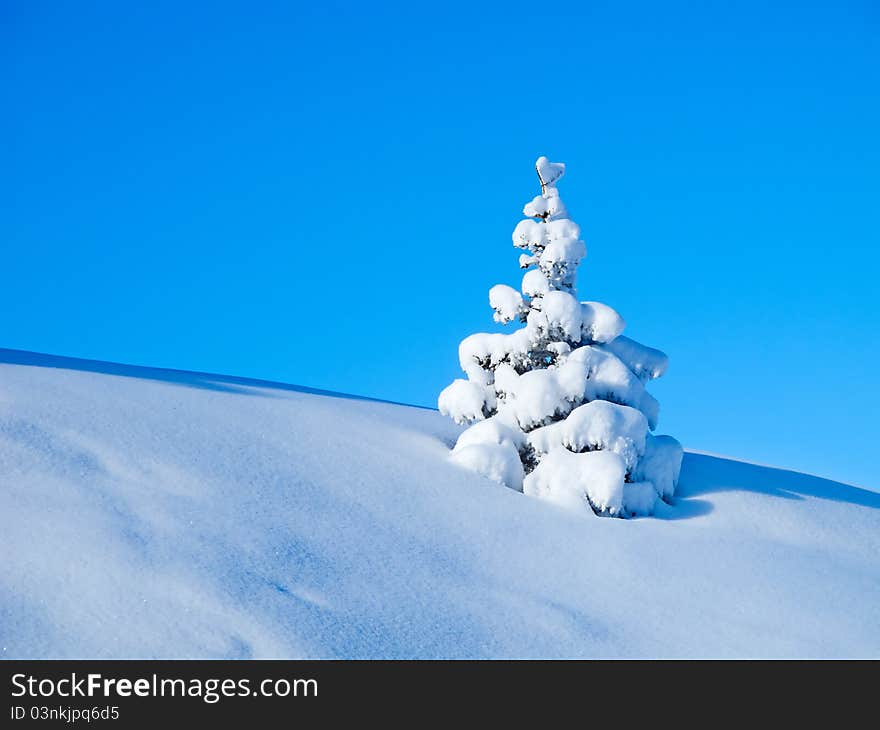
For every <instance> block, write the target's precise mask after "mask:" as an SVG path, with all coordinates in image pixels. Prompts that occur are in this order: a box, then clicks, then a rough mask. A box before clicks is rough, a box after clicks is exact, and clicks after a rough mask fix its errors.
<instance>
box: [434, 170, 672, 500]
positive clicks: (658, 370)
mask: <svg viewBox="0 0 880 730" xmlns="http://www.w3.org/2000/svg"><path fill="white" fill-rule="evenodd" d="M535 170H536V172H537V173H538V179H539V181H540V183H541V194H540V195H539V196H537V197H536V198H535V199H534V200H532V201H531V202H529V203H528V204H526V206H525V209H524V211H525V214H526V215H527V216H530V218H529V219H527V220H523V221H520V222H519V223H517V225H516V227H515V228H514V230H513V236H512V240H513V245H514V246H515V247H516V248H519V249H524V250H525V251H527V252H528V253H523V254H521V255H520V257H519V265H520V268H524V269H527V271H526V273H525V274H524V275H523V278H522V285H521V287H520V289H521V292H522V293H520V292H518V291H516V290H515V289H514V288H513V287H510V286H507V285H504V284H497V285H496V286H493V287H492V288H491V289H490V290H489V304H490V306H491V307H492V309H493V310H494V312H495V314H494V319H495V321H496V322H499V323H501V324H507V323H510V322H514V321H517V322H520V323H524V324H523V326H522V327H520V329H518V330H516V331H514V332H513V333H511V334H501V333H478V334H474V335H470V336H469V337H466V338H465V339H464V340H462V342H461V345H460V346H459V350H458V357H459V365H460V366H461V369H462V370H463V371H464V373H465V375H467V380H466V381H464V380H456V381H454V382H453V383H452V385H450V386H448V387H447V388H446V389H445V390H443V392H442V393H441V394H440V397H439V400H438V405H439V408H440V412H441V413H443V414H445V415H449V416H451V417H452V418H453V419H454V420H455V422H456V423H459V424H466V423H474V422H477V424H476V425H474V426H472V429H474V430H475V433H474V434H471V432H470V431H465V432H464V434H462V436H461V437H460V439H459V441H458V443H457V444H456V447H455V449H454V450H453V460H454V461H455V462H456V463H457V464H459V465H461V466H465V467H467V468H470V469H471V470H473V471H475V472H477V473H478V474H482V475H484V476H488V477H489V478H491V479H492V480H493V481H496V482H500V483H502V484H506V485H507V486H509V487H511V488H513V489H515V490H518V491H519V490H520V489H522V488H523V484H524V485H525V486H524V490H525V493H526V494H529V495H533V496H538V497H542V498H545V499H549V500H551V501H554V502H556V503H559V504H562V503H564V504H566V505H568V506H570V507H573V508H575V509H581V508H582V507H583V506H584V505H585V504H588V505H590V506H592V507H593V509H594V510H596V511H598V512H600V513H603V514H608V515H621V516H629V515H647V514H651V513H652V512H653V511H654V507H655V502H656V499H657V498H658V497H659V498H661V499H665V500H669V499H671V498H672V496H673V494H674V491H675V485H676V483H677V482H678V476H679V470H680V467H681V458H682V456H681V454H682V450H681V447H680V446H679V445H678V442H677V441H675V440H674V439H673V438H671V437H669V436H663V437H656V438H655V437H654V436H653V435H652V434H649V433H648V431H649V429H650V430H653V429H654V428H656V426H657V418H658V415H659V404H658V403H657V401H656V400H655V399H654V398H653V396H651V395H650V394H649V393H648V392H647V390H646V389H645V383H647V381H649V380H652V379H654V378H658V377H660V376H661V375H662V374H663V373H664V372H665V371H666V367H667V358H666V355H665V354H663V353H662V352H660V351H659V350H655V349H653V348H650V347H646V346H645V345H642V344H640V343H638V342H636V341H635V340H632V339H629V338H628V337H623V336H622V334H621V333H622V332H623V330H624V327H625V326H626V323H625V322H624V320H623V317H621V316H620V315H619V314H618V313H617V312H616V311H615V310H614V309H613V308H611V307H609V306H608V305H607V304H603V303H601V302H590V301H586V302H582V301H579V299H578V298H577V291H576V289H575V283H576V275H577V269H578V266H579V264H580V262H581V260H582V259H583V258H584V256H586V253H587V251H586V246H585V245H584V242H583V241H582V240H581V238H580V235H581V230H580V227H579V226H578V225H577V224H576V223H575V222H574V221H572V220H571V219H570V218H569V217H568V212H567V210H566V208H565V206H564V204H563V203H562V200H561V198H560V197H559V191H558V189H557V187H556V186H557V183H558V182H559V181H560V179H561V178H562V176H563V175H564V174H565V165H564V164H562V163H556V162H550V161H549V160H548V159H547V158H546V157H540V158H538V161H537V162H536V163H535ZM533 219H537V220H533ZM486 418H490V420H495V419H497V421H498V423H504V424H505V428H506V429H508V430H512V431H517V432H518V433H519V436H518V437H512V436H510V435H509V434H508V435H507V436H505V437H504V438H503V439H502V438H500V437H499V436H498V434H497V428H496V427H495V426H493V427H492V428H491V429H487V428H485V427H484V426H483V425H482V423H480V422H482V421H483V419H486ZM527 434H528V439H527V440H526V439H525V436H526V435H527ZM524 443H527V444H528V448H524V447H523V444H524ZM646 444H647V445H646ZM465 447H467V448H465ZM583 452H589V453H593V452H597V453H598V452H603V455H601V456H595V457H593V456H591V457H588V458H587V457H585V458H573V457H574V456H575V455H577V456H579V457H580V456H582V454H583ZM514 454H516V455H517V458H518V459H519V460H520V462H521V468H520V469H516V468H515V467H514V465H513V461H512V460H513V458H514ZM640 460H644V463H641V461H640ZM523 475H525V480H523Z"/></svg>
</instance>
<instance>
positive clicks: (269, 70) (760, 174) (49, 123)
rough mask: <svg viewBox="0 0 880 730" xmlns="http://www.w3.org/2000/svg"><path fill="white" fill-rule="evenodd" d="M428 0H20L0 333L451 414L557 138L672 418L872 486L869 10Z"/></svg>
mask: <svg viewBox="0 0 880 730" xmlns="http://www.w3.org/2000/svg"><path fill="white" fill-rule="evenodd" d="M421 5H423V4H415V3H406V4H400V5H397V4H391V3H379V4H375V3H370V4H367V3H358V4H355V3H341V4H333V3H320V4H318V3H308V4H306V3H302V4H299V3H279V4H277V5H275V4H272V3H210V4H208V3H205V4H204V5H202V6H199V5H198V4H197V3H150V4H149V7H145V6H144V7H134V6H133V5H132V4H130V3H109V2H108V3H90V2H83V3H73V2H71V3H40V4H37V3H25V2H7V3H4V4H3V7H2V9H0V19H2V26H0V89H2V106H3V109H4V113H3V114H2V115H0V155H2V157H0V167H2V170H3V174H2V175H0V247H2V248H0V253H2V259H0V261H2V267H0V346H3V347H10V348H20V349H28V350H36V351H41V352H50V353H54V354H63V355H72V356H79V357H89V358H99V359H106V360H113V361H120V362H130V363H137V364H146V365H154V366H162V367H175V368H183V369H193V370H204V371H211V372H222V373H230V374H236V375H243V376H253V377H261V378H268V379H274V380H281V381H286V382H292V383H299V384H303V385H309V386H313V387H320V388H329V389H333V390H339V391H346V392H351V393H357V394H361V395H370V396H377V397H382V398H388V399H392V400H398V401H405V402H410V403H417V404H427V405H433V404H434V403H435V399H436V394H437V393H438V392H439V391H440V389H441V388H442V387H443V386H445V385H446V384H447V382H448V381H450V380H451V379H452V378H454V377H458V375H459V373H458V366H457V354H456V353H457V345H458V342H459V340H460V339H461V338H463V337H464V336H466V335H467V334H470V333H472V332H476V331H481V330H487V329H492V327H493V325H492V322H491V311H490V310H489V308H488V304H487V299H486V292H487V290H488V288H489V287H490V286H491V285H492V284H495V283H499V282H501V283H508V284H512V285H518V282H519V278H520V275H521V272H520V271H519V270H518V268H517V263H516V261H517V254H518V252H517V251H515V250H514V249H513V248H512V246H511V244H510V232H511V230H512V229H513V227H514V225H515V224H516V223H517V221H518V220H520V217H521V215H520V211H521V208H522V204H523V203H524V202H526V201H527V200H528V199H530V198H531V197H532V196H533V195H534V194H535V193H536V192H537V191H536V179H535V176H534V172H533V169H532V163H533V161H534V159H535V158H536V157H537V156H538V155H540V154H546V155H548V156H549V157H550V158H551V159H554V160H561V161H564V162H566V163H567V165H568V173H567V175H566V178H565V181H564V183H563V184H562V186H561V190H562V192H563V195H564V198H565V200H566V202H567V204H568V207H569V210H570V211H571V213H572V215H573V217H574V218H575V220H577V221H578V223H579V224H580V225H581V228H582V230H583V233H584V238H585V240H586V242H587V248H588V252H589V253H588V258H587V260H586V261H585V262H584V264H583V266H582V267H581V274H580V277H579V293H580V294H581V297H582V298H583V299H593V300H600V301H604V302H606V303H608V304H611V305H612V306H614V307H615V308H616V309H617V310H618V311H620V312H621V314H623V315H624V317H625V318H626V319H627V322H628V329H627V333H628V334H629V335H631V336H633V337H635V338H637V339H639V340H642V341H644V342H646V343H647V344H650V345H653V346H655V347H659V348H661V349H663V350H665V351H666V352H667V353H668V354H669V355H670V358H671V366H670V370H669V373H668V374H667V376H666V377H665V378H664V379H663V380H662V381H660V382H658V383H656V384H655V387H654V388H653V392H654V394H655V395H656V396H657V397H658V398H659V399H660V402H661V424H660V426H661V428H660V430H661V431H665V432H669V433H672V434H674V435H676V436H677V437H678V438H679V439H680V440H682V441H683V443H684V444H685V445H686V446H688V447H691V448H696V449H703V450H708V451H713V452H719V453H725V454H731V455H735V456H738V457H742V458H747V459H753V460H758V461H763V462H766V463H771V464H777V465H781V466H789V467H794V468H798V469H802V470H806V471H812V472H815V473H819V474H822V475H827V476H831V477H835V478H838V479H842V480H849V481H854V482H856V483H862V484H866V485H868V486H875V487H876V486H880V479H878V476H880V471H878V469H877V466H876V458H877V453H878V448H877V445H876V442H877V440H878V437H880V429H878V427H877V414H878V413H880V388H878V386H877V363H878V361H880V345H878V325H880V305H878V297H877V279H878V273H880V253H878V250H880V249H878V245H880V214H878V201H880V172H878V171H880V139H878V137H880V134H878V130H880V99H878V89H880V51H878V48H880V11H878V9H877V6H876V5H875V4H874V3H872V2H870V0H866V1H864V2H846V1H843V2H833V3H832V2H828V3H815V4H810V3H804V2H797V3H794V2H793V3H773V2H755V3H749V2H741V3H721V2H716V3H712V2H708V3H675V2H672V3H662V4H658V3H648V2H646V3H620V2H608V3H592V2H575V3H565V2H557V3H553V4H547V5H546V6H541V5H540V4H535V3H527V4H526V3H523V4H517V3H511V2H505V3H498V4H491V3H479V2H477V3H475V2H469V3H461V4H457V3H443V4H432V7H420V6H421ZM441 5H442V6H441ZM183 6H185V7H183Z"/></svg>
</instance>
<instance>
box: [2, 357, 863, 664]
mask: <svg viewBox="0 0 880 730" xmlns="http://www.w3.org/2000/svg"><path fill="white" fill-rule="evenodd" d="M458 432H459V429H458V428H457V427H456V426H454V425H452V424H451V423H450V422H449V421H447V419H445V418H443V417H442V416H440V415H439V414H438V413H436V412H434V411H430V410H425V409H420V408H412V407H407V406H401V405H395V404H391V403H383V402H376V401H369V400H363V399H357V398H349V397H345V396H337V395H332V394H326V393H319V392H316V391H308V390H307V389H299V388H293V387H290V386H284V385H279V384H271V383H264V382H258V381H248V380H244V379H240V378H230V377H221V376H212V375H202V374H195V373H186V372H178V371H167V370H154V369H146V368H137V367H127V366H120V365H111V364H107V363H96V362H91V361H82V360H70V359H65V358H58V357H50V356H44V355H34V354H31V353H23V352H17V351H9V350H0V515H2V530H0V651H2V656H5V657H69V656H74V657H111V656H112V657H203V656H209V657H251V656H253V657H608V656H615V657H636V656H649V657H674V656H710V657H714V656H776V657H782V656H817V657H818V656H823V657H824V656H847V657H849V656H858V657H877V656H880V614H878V611H877V606H880V494H877V493H875V492H873V491H867V490H864V489H859V488H856V487H853V486H847V485H844V484H838V483H835V482H831V481H828V480H825V479H820V478H817V477H812V476H807V475H804V474H797V473H793V472H790V471H784V470H780V469H774V468H770V467H763V466H756V465H752V464H747V463H742V462H737V461H732V460H729V459H723V458H720V457H713V456H708V455H701V454H693V453H688V454H686V455H685V462H684V466H683V470H682V479H681V485H680V488H679V491H678V493H677V499H676V503H675V505H674V506H662V507H661V509H660V510H659V512H658V514H657V515H656V516H655V517H652V518H644V519H636V520H618V519H609V518H598V517H595V516H594V515H592V514H591V513H589V512H587V511H585V512H584V513H583V514H580V513H573V512H570V511H565V510H563V509H561V508H559V507H556V506H554V505H552V504H549V503H546V502H543V501H541V500H538V499H533V498H529V497H525V496H523V495H522V494H519V493H516V492H513V491H511V490H509V489H505V488H503V487H500V486H498V485H497V484H494V483H492V482H490V481H488V480H485V479H483V478H481V477H479V476H476V475H474V474H472V473H470V472H467V471H464V470H463V469H461V468H459V467H457V466H455V465H454V464H452V463H451V462H450V461H449V460H448V458H447V456H448V452H449V447H450V445H451V444H452V443H453V442H454V439H455V437H456V435H457V434H458Z"/></svg>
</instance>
